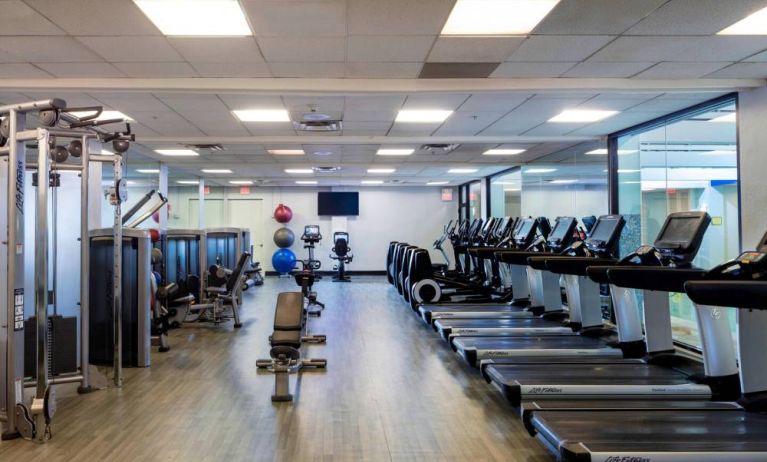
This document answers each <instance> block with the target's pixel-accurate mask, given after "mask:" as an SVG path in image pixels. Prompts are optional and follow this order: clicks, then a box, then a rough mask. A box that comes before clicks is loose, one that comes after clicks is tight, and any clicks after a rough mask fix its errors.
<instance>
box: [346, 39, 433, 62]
mask: <svg viewBox="0 0 767 462" xmlns="http://www.w3.org/2000/svg"><path fill="white" fill-rule="evenodd" d="M434 39H435V37H434V36H428V35H420V36H419V35H411V36H401V35H400V36H398V35H353V36H351V37H349V40H348V41H349V44H348V47H349V49H348V53H347V59H348V61H350V62H421V61H424V60H425V59H426V55H428V54H429V49H431V46H432V44H433V43H434Z"/></svg>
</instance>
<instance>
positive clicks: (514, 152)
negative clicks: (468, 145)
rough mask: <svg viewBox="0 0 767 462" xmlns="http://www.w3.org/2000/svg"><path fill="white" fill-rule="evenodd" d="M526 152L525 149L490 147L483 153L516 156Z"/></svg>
mask: <svg viewBox="0 0 767 462" xmlns="http://www.w3.org/2000/svg"><path fill="white" fill-rule="evenodd" d="M523 152H525V150H524V149H488V150H487V151H485V152H484V153H483V154H484V155H486V156H516V155H517V154H522V153H523Z"/></svg>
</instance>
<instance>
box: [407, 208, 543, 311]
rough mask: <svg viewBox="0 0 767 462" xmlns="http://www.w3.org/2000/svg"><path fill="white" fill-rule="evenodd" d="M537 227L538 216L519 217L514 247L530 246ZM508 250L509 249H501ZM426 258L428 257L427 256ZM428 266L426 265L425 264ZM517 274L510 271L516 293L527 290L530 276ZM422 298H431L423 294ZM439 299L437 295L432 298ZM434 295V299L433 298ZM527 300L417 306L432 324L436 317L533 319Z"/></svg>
mask: <svg viewBox="0 0 767 462" xmlns="http://www.w3.org/2000/svg"><path fill="white" fill-rule="evenodd" d="M537 230H538V220H537V219H535V218H525V219H523V220H520V224H519V226H517V228H516V230H515V232H514V237H513V239H512V242H513V244H514V248H518V249H527V248H528V247H529V246H530V245H532V244H533V242H534V241H535V237H536V232H537ZM501 250H506V249H501ZM424 258H425V257H424ZM424 266H425V264H424ZM514 276H515V275H514V273H513V272H512V274H511V280H512V281H511V286H512V291H514V293H515V294H516V293H519V292H520V291H522V292H524V293H527V291H528V286H527V278H526V276H525V277H522V278H518V280H515V277H514ZM417 284H421V286H425V285H427V282H423V281H420V282H418V283H417ZM421 286H418V287H414V290H413V291H414V293H415V292H419V293H421V294H423V292H421V291H420V288H421ZM421 298H422V299H424V298H428V297H423V296H422V297H421ZM433 298H436V297H433ZM433 298H432V299H433ZM526 307H527V299H526V298H525V299H524V300H522V301H520V300H512V301H511V302H508V303H497V302H496V303H484V304H483V303H473V304H472V303H462V304H438V303H424V304H421V305H420V306H419V307H418V312H419V313H420V315H421V318H422V319H423V320H424V322H426V323H427V324H429V325H431V324H432V322H433V320H436V319H440V318H467V317H470V318H532V317H533V312H531V311H527V310H526Z"/></svg>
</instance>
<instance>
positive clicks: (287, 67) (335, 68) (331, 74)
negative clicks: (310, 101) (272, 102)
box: [269, 62, 346, 79]
mask: <svg viewBox="0 0 767 462" xmlns="http://www.w3.org/2000/svg"><path fill="white" fill-rule="evenodd" d="M269 69H270V70H271V72H272V75H273V76H274V77H306V78H327V79H329V78H340V77H343V76H344V74H345V73H346V66H345V65H344V63H318V62H306V63H297V62H289V63H277V62H270V63H269Z"/></svg>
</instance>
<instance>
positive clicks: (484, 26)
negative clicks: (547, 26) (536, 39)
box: [442, 0, 559, 35]
mask: <svg viewBox="0 0 767 462" xmlns="http://www.w3.org/2000/svg"><path fill="white" fill-rule="evenodd" d="M557 3H559V0H458V1H457V2H456V4H455V6H454V7H453V11H452V12H450V16H449V17H448V18H447V22H445V26H444V27H443V28H442V35H525V34H528V33H529V32H530V31H532V30H533V29H535V26H537V25H538V23H539V22H541V20H543V18H544V17H546V15H547V14H549V12H550V11H551V10H552V9H553V8H554V7H555V6H557Z"/></svg>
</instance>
